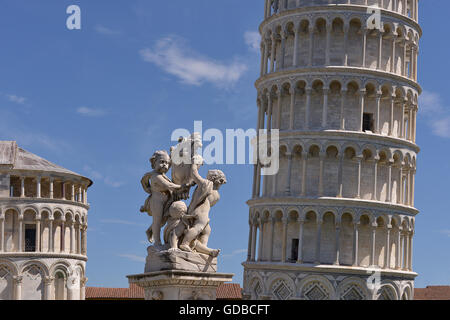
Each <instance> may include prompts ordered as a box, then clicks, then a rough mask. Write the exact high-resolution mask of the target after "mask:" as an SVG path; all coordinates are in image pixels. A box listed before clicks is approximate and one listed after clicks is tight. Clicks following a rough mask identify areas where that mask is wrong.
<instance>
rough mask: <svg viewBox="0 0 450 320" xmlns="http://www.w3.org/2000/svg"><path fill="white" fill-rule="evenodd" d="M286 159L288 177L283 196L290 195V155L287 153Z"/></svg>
mask: <svg viewBox="0 0 450 320" xmlns="http://www.w3.org/2000/svg"><path fill="white" fill-rule="evenodd" d="M286 157H287V159H288V176H287V181H286V190H285V194H286V195H287V196H290V195H291V178H292V154H291V153H287V154H286Z"/></svg>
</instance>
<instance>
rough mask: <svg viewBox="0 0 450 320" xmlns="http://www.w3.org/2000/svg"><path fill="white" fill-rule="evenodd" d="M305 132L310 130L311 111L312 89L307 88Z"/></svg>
mask: <svg viewBox="0 0 450 320" xmlns="http://www.w3.org/2000/svg"><path fill="white" fill-rule="evenodd" d="M305 91H306V108H305V130H309V115H310V110H311V93H312V89H311V88H306V89H305Z"/></svg>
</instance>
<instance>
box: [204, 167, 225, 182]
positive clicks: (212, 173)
mask: <svg viewBox="0 0 450 320" xmlns="http://www.w3.org/2000/svg"><path fill="white" fill-rule="evenodd" d="M206 179H208V180H209V181H212V182H213V183H214V185H216V186H221V185H223V184H225V183H227V178H226V177H225V173H223V172H222V171H221V170H209V171H208V175H207V176H206Z"/></svg>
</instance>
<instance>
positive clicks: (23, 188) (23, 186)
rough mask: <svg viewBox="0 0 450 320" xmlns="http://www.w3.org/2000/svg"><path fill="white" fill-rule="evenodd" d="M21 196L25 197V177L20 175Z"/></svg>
mask: <svg viewBox="0 0 450 320" xmlns="http://www.w3.org/2000/svg"><path fill="white" fill-rule="evenodd" d="M20 197H21V198H25V177H20Z"/></svg>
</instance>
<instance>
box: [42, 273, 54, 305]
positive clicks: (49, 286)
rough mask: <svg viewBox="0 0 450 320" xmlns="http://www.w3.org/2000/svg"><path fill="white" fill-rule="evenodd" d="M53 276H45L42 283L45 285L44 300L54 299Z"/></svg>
mask: <svg viewBox="0 0 450 320" xmlns="http://www.w3.org/2000/svg"><path fill="white" fill-rule="evenodd" d="M54 280H55V278H54V277H45V278H44V285H45V290H44V293H45V300H54V298H55V297H53V294H52V293H53V282H54Z"/></svg>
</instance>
